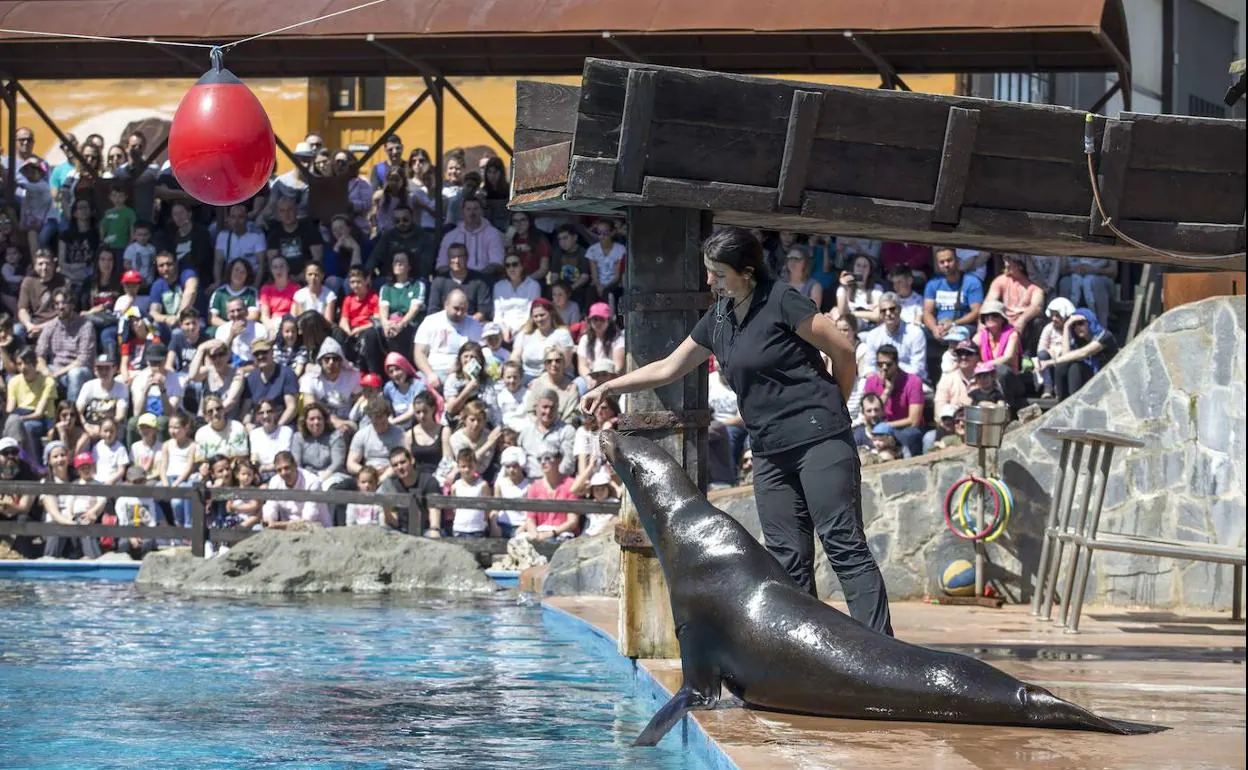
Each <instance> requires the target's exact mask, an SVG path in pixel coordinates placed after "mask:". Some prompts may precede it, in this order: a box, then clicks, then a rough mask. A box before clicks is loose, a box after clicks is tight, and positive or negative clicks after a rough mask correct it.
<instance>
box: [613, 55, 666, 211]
mask: <svg viewBox="0 0 1248 770" xmlns="http://www.w3.org/2000/svg"><path fill="white" fill-rule="evenodd" d="M655 80H656V78H655V74H654V72H652V71H650V70H640V69H634V70H629V73H628V86H627V90H626V91H625V95H624V120H623V122H622V123H621V124H620V149H619V152H618V153H617V154H616V157H615V160H616V166H615V189H617V190H619V191H620V192H629V193H639V192H641V180H642V179H643V178H644V177H645V175H646V161H647V159H648V158H649V151H650V124H651V123H652V122H653V120H654V89H655Z"/></svg>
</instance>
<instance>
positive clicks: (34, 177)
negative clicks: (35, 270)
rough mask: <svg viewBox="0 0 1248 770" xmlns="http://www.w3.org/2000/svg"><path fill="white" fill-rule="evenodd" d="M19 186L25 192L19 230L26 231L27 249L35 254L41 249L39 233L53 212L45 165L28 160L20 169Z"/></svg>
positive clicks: (19, 217)
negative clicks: (49, 214)
mask: <svg viewBox="0 0 1248 770" xmlns="http://www.w3.org/2000/svg"><path fill="white" fill-rule="evenodd" d="M17 186H18V187H20V188H22V189H23V190H25V191H26V192H25V193H24V194H23V195H22V208H21V211H19V212H18V229H19V230H25V231H26V247H27V249H28V250H29V253H31V254H34V253H35V252H36V251H37V250H38V249H39V231H40V230H41V229H43V223H44V222H45V221H46V220H47V218H48V213H49V212H50V211H51V210H52V187H51V186H50V185H49V183H48V173H47V171H46V170H45V169H44V167H43V164H42V163H41V162H39V161H36V160H33V159H32V160H28V161H26V163H24V164H22V166H20V167H19V168H18V174H17Z"/></svg>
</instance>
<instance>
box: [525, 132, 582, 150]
mask: <svg viewBox="0 0 1248 770" xmlns="http://www.w3.org/2000/svg"><path fill="white" fill-rule="evenodd" d="M573 136H574V134H564V133H561V132H559V131H538V130H536V129H527V128H517V129H516V138H515V139H514V140H513V141H512V143H511V146H512V149H513V150H515V151H516V152H520V151H522V150H536V149H537V148H538V147H547V146H549V145H552V144H559V143H560V142H566V141H568V140H569V139H571V138H572V137H573Z"/></svg>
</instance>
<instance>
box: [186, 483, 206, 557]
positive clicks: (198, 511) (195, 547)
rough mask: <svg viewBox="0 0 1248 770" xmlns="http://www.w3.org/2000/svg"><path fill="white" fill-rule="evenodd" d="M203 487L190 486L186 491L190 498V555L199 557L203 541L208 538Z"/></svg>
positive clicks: (201, 554) (202, 553) (202, 552)
mask: <svg viewBox="0 0 1248 770" xmlns="http://www.w3.org/2000/svg"><path fill="white" fill-rule="evenodd" d="M204 491H205V490H204V488H203V487H190V488H189V489H187V491H186V493H187V495H188V496H189V497H190V498H191V555H192V556H198V557H200V558H201V559H202V558H203V556H204V543H205V542H207V539H208V506H207V505H206V504H205V502H204Z"/></svg>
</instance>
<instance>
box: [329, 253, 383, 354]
mask: <svg viewBox="0 0 1248 770" xmlns="http://www.w3.org/2000/svg"><path fill="white" fill-rule="evenodd" d="M347 285H348V286H349V287H350V288H351V293H350V294H348V295H347V296H345V297H343V299H342V317H341V318H340V319H339V321H338V327H339V328H340V329H342V331H343V332H344V333H345V334H346V335H347V337H348V338H349V344H347V345H345V346H344V348H345V350H346V352H347V353H348V356H347V357H348V358H350V359H351V360H352V361H356V360H359V357H360V353H361V352H362V350H363V341H364V337H363V334H364V332H366V331H368V330H370V329H372V328H373V318H374V317H375V316H376V315H377V303H378V299H377V292H375V291H373V287H372V285H371V284H370V283H369V281H368V276H367V275H365V274H364V270H363V268H359V267H353V268H351V272H350V274H349V275H348V277H347Z"/></svg>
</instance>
